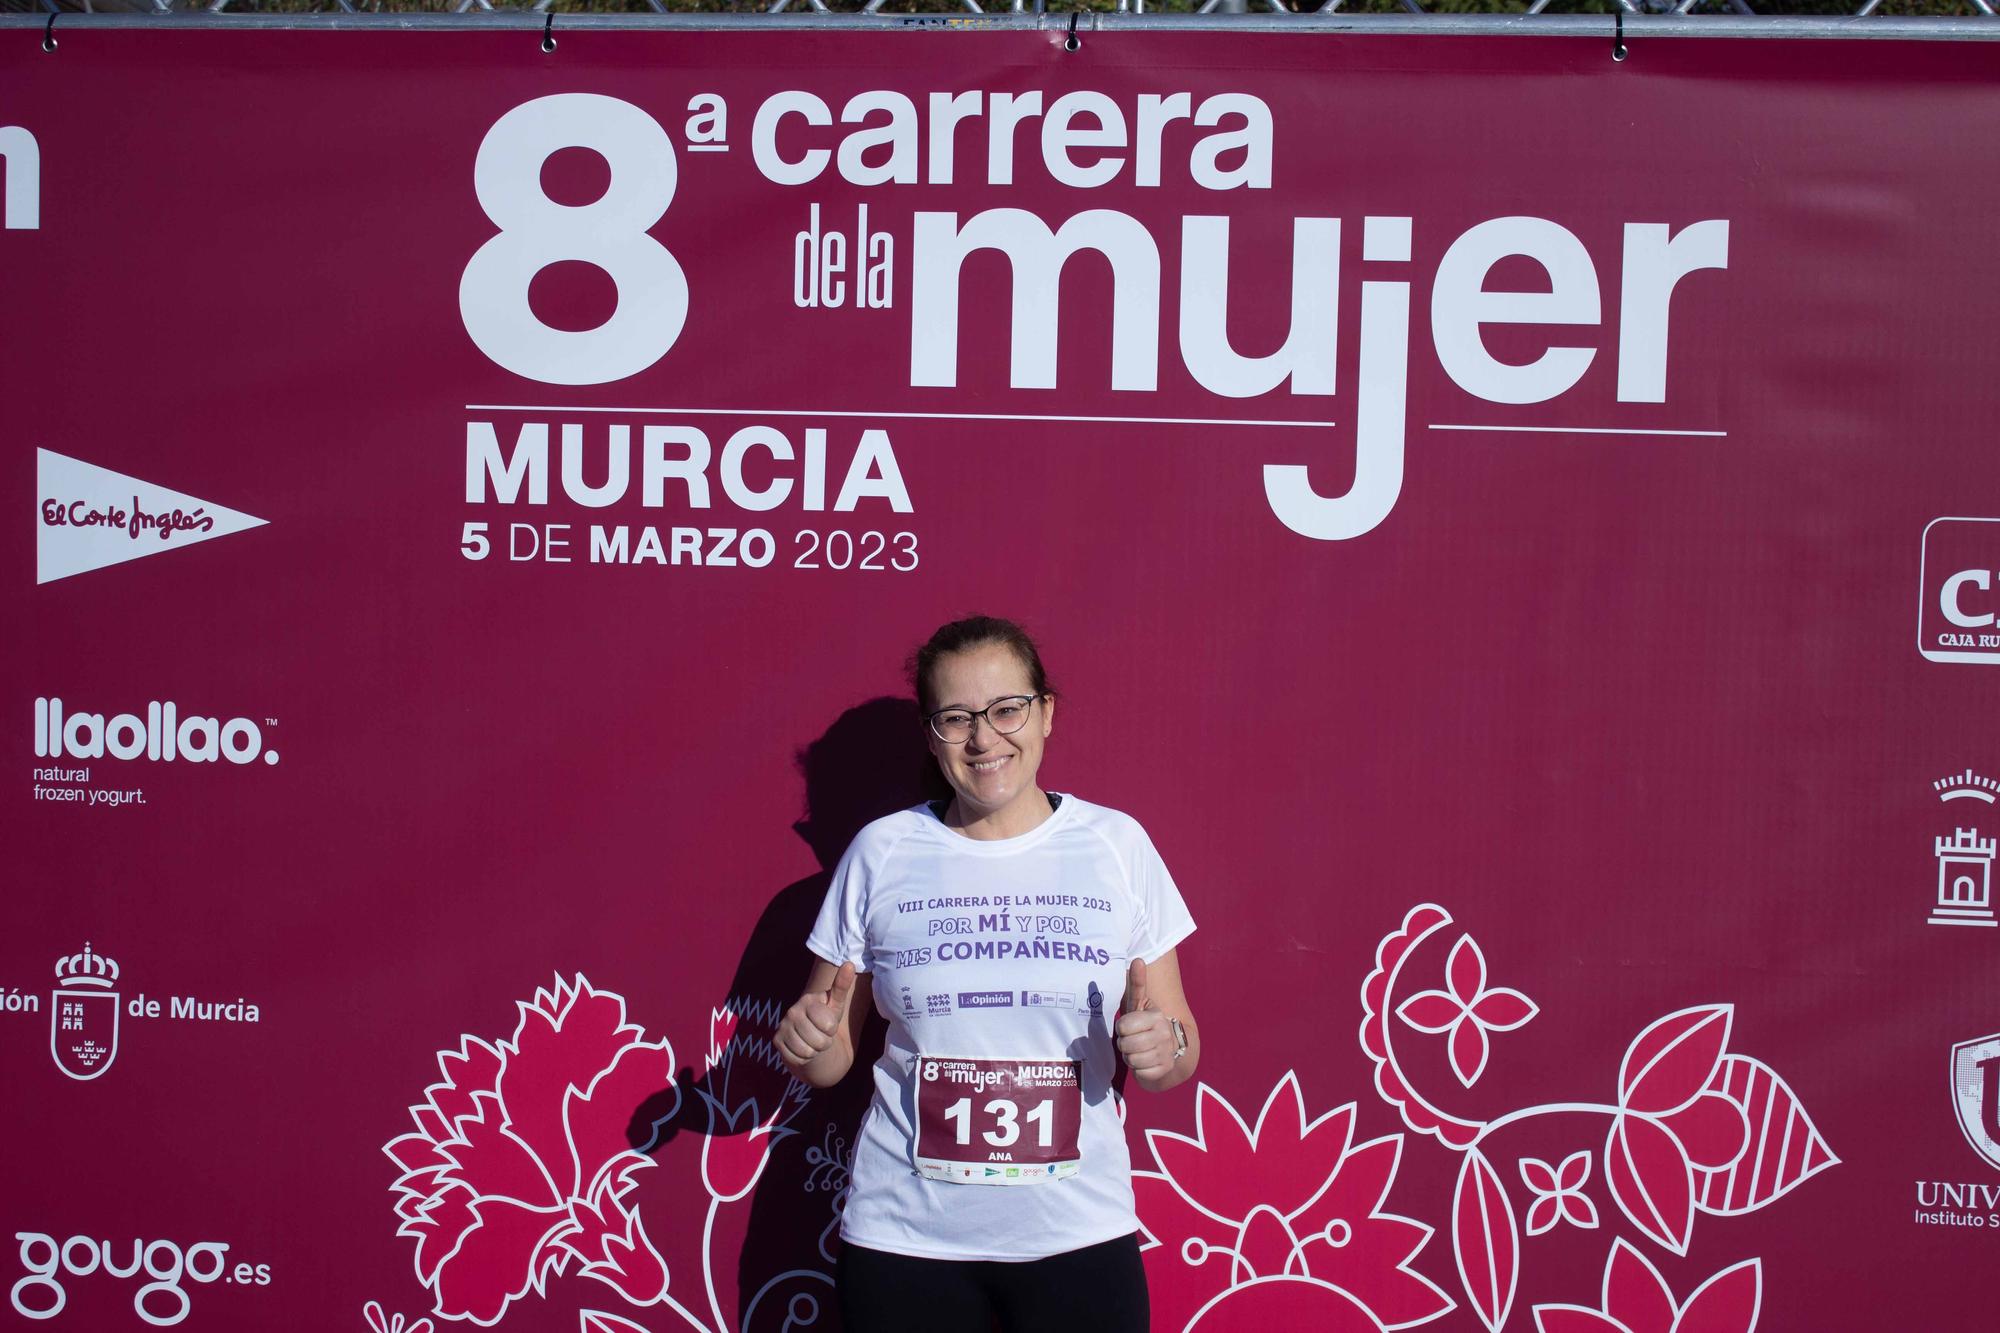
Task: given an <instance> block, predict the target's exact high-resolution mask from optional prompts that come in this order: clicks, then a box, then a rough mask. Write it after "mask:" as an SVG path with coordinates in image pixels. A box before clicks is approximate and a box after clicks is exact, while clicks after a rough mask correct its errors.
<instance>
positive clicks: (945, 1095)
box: [917, 1055, 1083, 1185]
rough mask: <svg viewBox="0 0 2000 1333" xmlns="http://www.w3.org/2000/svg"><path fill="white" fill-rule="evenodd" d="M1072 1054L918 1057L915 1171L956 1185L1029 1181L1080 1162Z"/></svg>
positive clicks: (1079, 1099)
mask: <svg viewBox="0 0 2000 1333" xmlns="http://www.w3.org/2000/svg"><path fill="white" fill-rule="evenodd" d="M1082 1125H1083V1066H1082V1064H1081V1063H1079V1062H1078V1061H1075V1060H974V1059H963V1058H960V1057H957V1056H948V1055H919V1056H918V1057H917V1172H918V1174H920V1175H922V1176H923V1177H924V1178H925V1179H926V1180H943V1181H949V1182H950V1183H952V1184H954V1185H1035V1184H1040V1183H1041V1182H1043V1181H1048V1180H1061V1179H1062V1178H1063V1177H1065V1176H1073V1175H1075V1174H1076V1173H1077V1171H1078V1170H1079V1169H1080V1168H1081V1165H1082V1163H1081V1162H1080V1161H1079V1159H1078V1154H1077V1147H1076V1138H1077V1131H1078V1130H1079V1129H1080V1128H1081V1127H1082Z"/></svg>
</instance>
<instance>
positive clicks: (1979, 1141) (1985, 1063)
mask: <svg viewBox="0 0 2000 1333" xmlns="http://www.w3.org/2000/svg"><path fill="white" fill-rule="evenodd" d="M1951 1100H1952V1105H1953V1106H1954V1107H1956V1108H1957V1109H1958V1127H1959V1128H1960V1129H1962V1130H1964V1131H1965V1141H1966V1142H1967V1143H1970V1144H1971V1145H1972V1146H1973V1148H1974V1149H1975V1150H1976V1151H1977V1152H1978V1153H1979V1155H1980V1156H1981V1157H1984V1158H1985V1159H1986V1160H1987V1162H1988V1164H1990V1165H1991V1166H1993V1167H1995V1168H2000V1032H1996V1033H1994V1034H1993V1035H1992V1036H1990V1037H1980V1038H1977V1039H1976V1040H1973V1041H1962V1042H1960V1043H1959V1044H1958V1045H1956V1046H1954V1047H1952V1048H1951Z"/></svg>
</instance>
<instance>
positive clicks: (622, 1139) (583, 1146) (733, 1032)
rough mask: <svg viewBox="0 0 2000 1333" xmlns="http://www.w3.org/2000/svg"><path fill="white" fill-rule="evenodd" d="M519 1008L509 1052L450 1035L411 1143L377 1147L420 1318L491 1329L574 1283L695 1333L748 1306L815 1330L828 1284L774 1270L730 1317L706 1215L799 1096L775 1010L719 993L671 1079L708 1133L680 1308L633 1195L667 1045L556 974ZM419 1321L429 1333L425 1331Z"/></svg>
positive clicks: (663, 1118) (743, 1180) (755, 1171)
mask: <svg viewBox="0 0 2000 1333" xmlns="http://www.w3.org/2000/svg"><path fill="white" fill-rule="evenodd" d="M518 1009H519V1018H518V1021H517V1022H516V1025H515V1029H514V1034H513V1036H511V1037H509V1038H508V1039H506V1040H504V1041H501V1042H498V1043H497V1044H496V1043H492V1042H487V1041H484V1040H481V1039H480V1038H477V1037H472V1036H465V1037H461V1038H460V1040H459V1044H458V1047H457V1048H456V1049H455V1050H447V1051H445V1052H443V1053H442V1054H440V1055H439V1057H438V1066H439V1069H440V1071H441V1072H442V1074H443V1076H444V1077H443V1079H442V1080H441V1081H440V1082H437V1083H434V1084H432V1085H431V1086H430V1087H429V1088H426V1089H425V1100H424V1101H423V1102H421V1103H419V1104H418V1105H416V1106H413V1107H411V1108H410V1114H411V1118H412V1119H413V1120H414V1121H415V1123H416V1130H415V1131H414V1132H412V1133H408V1134H404V1135H402V1136H401V1137H400V1138H397V1139H394V1140H392V1141H391V1142H390V1143H389V1144H387V1145H386V1146H385V1148H384V1149H383V1151H384V1152H386V1153H387V1154H388V1156H389V1157H390V1159H391V1160H393V1161H394V1162H395V1163H396V1165H397V1166H398V1168H400V1170H401V1174H400V1175H399V1176H398V1177H397V1178H396V1180H395V1183H394V1185H393V1186H392V1188H393V1190H394V1192H395V1193H396V1195H397V1205H396V1212H397V1216H398V1217H399V1218H400V1219H401V1220H402V1225H401V1226H400V1227H399V1229H398V1231H397V1234H398V1235H403V1236H409V1237H412V1238H414V1239H415V1241H416V1246H417V1248H416V1271H417V1278H418V1280H419V1281H420V1282H422V1283H423V1284H424V1285H425V1286H426V1287H427V1288H429V1289H430V1291H431V1293H432V1295H433V1297H434V1298H435V1301H436V1304H435V1307H434V1313H436V1314H437V1315H439V1316H441V1317H443V1318H446V1319H464V1320H470V1321H472V1322H473V1323H476V1324H482V1325H491V1324H495V1323H498V1322H499V1321H500V1319H501V1318H502V1317H503V1316H504V1315H505V1314H506V1313H507V1310H508V1307H509V1306H510V1305H511V1304H512V1303H513V1302H515V1301H517V1300H520V1299H521V1298H523V1297H524V1296H526V1295H527V1294H528V1293H529V1292H534V1293H536V1294H537V1295H543V1294H546V1292H547V1284H548V1281H549V1279H550V1277H551V1276H559V1275H563V1274H566V1273H571V1272H573V1273H574V1274H575V1275H576V1276H578V1277H582V1278H588V1279H591V1280H593V1281H596V1282H599V1283H602V1284H603V1285H604V1287H606V1288H609V1289H610V1290H612V1291H615V1292H617V1293H618V1295H620V1296H621V1297H623V1298H624V1299H625V1300H626V1301H627V1302H629V1303H631V1304H632V1305H635V1306H642V1307H643V1306H657V1307H663V1313H664V1314H665V1315H666V1316H667V1317H669V1318H670V1319H672V1320H674V1321H677V1322H676V1323H675V1326H676V1327H684V1328H692V1329H696V1330H700V1333H738V1330H747V1329H749V1328H751V1327H753V1326H761V1325H756V1324H755V1321H756V1319H757V1317H758V1315H759V1312H760V1310H761V1311H763V1313H764V1316H765V1319H766V1321H767V1322H768V1321H769V1320H771V1319H778V1320H782V1321H783V1324H784V1326H785V1327H786V1328H798V1327H802V1326H806V1325H810V1324H812V1323H815V1322H816V1321H817V1320H818V1318H819V1315H820V1312H821V1308H822V1296H823V1295H824V1289H825V1288H827V1287H830V1286H831V1285H832V1281H833V1279H832V1277H831V1275H830V1274H828V1273H827V1272H825V1271H822V1270H820V1269H816V1268H793V1269H789V1270H787V1271H785V1272H781V1273H779V1274H777V1275H776V1276H774V1277H772V1278H770V1279H769V1280H768V1281H766V1282H765V1283H764V1284H763V1285H762V1286H761V1287H760V1288H758V1289H757V1290H756V1291H755V1292H754V1293H751V1294H749V1295H747V1296H746V1297H744V1298H743V1304H742V1309H741V1310H740V1311H738V1312H737V1315H736V1317H735V1318H733V1319H732V1318H731V1317H730V1316H728V1315H726V1314H725V1313H724V1308H723V1301H722V1297H721V1294H720V1288H719V1286H718V1284H717V1281H716V1273H717V1267H718V1263H717V1249H718V1248H719V1246H718V1245H717V1244H716V1243H715V1241H714V1237H715V1234H716V1225H715V1224H716V1218H717V1214H718V1213H719V1212H720V1210H721V1209H722V1208H723V1207H725V1206H726V1205H730V1204H735V1203H738V1202H740V1201H742V1200H743V1199H745V1198H747V1197H748V1196H749V1195H750V1194H751V1193H752V1192H753V1191H754V1190H755V1189H756V1187H757V1182H758V1181H759V1180H760V1179H762V1178H763V1176H764V1173H765V1168H766V1167H767V1166H768V1165H769V1163H770V1160H771V1152H772V1149H773V1148H774V1147H776V1146H777V1145H778V1144H779V1143H781V1142H782V1141H783V1140H784V1139H786V1138H788V1137H790V1136H791V1135H792V1134H794V1133H795V1132H796V1131H795V1130H793V1129H792V1128H791V1127H790V1125H791V1121H792V1120H794V1119H795V1118H796V1117H797V1116H798V1114H799V1112H800V1111H801V1110H802V1109H803V1108H804V1106H805V1105H806V1102H807V1098H808V1096H809V1094H808V1091H807V1089H806V1087H805V1085H804V1084H801V1083H799V1082H797V1081H796V1080H794V1079H793V1078H792V1077H791V1075H790V1072H789V1071H788V1070H787V1069H786V1068H785V1067H784V1063H783V1062H782V1061H781V1060H780V1059H779V1058H778V1055H777V1052H776V1050H775V1049H774V1048H773V1047H772V1045H771V1033H772V1030H773V1028H774V1027H775V1025H776V1023H777V1022H778V1019H779V1016H780V1015H781V1014H782V1012H783V1011H782V1008H781V1006H779V1005H778V1004H777V1003H776V1002H775V1001H771V1000H764V999H749V998H745V997H732V998H731V999H730V1001H729V1002H728V1003H727V1004H726V1005H725V1006H724V1007H722V1008H720V1009H716V1010H712V1011H711V1012H710V1014H709V1025H708V1045H707V1048H706V1050H705V1052H704V1058H703V1060H702V1062H701V1067H700V1070H699V1072H698V1073H697V1072H695V1071H686V1072H685V1073H684V1075H683V1081H684V1082H685V1083H687V1084H688V1085H689V1086H691V1087H692V1088H693V1091H694V1093H695V1096H696V1097H697V1098H699V1101H700V1104H701V1106H702V1109H703V1110H704V1112H705V1113H706V1120H707V1133H706V1136H705V1137H703V1139H702V1144H701V1150H700V1151H701V1158H700V1177H699V1178H700V1185H701V1189H700V1192H699V1193H698V1194H697V1198H699V1199H701V1200H702V1202H703V1204H705V1206H706V1210H707V1216H706V1220H705V1221H704V1223H703V1225H702V1228H701V1237H702V1242H701V1250H700V1265H699V1271H698V1272H692V1273H691V1274H690V1279H691V1280H692V1281H694V1282H698V1283H699V1286H700V1294H699V1295H698V1296H697V1297H696V1298H695V1300H694V1301H693V1302H690V1303H685V1304H684V1303H683V1301H682V1300H680V1299H677V1298H676V1295H674V1294H669V1290H668V1289H669V1285H670V1284H669V1274H668V1271H667V1264H666V1261H665V1260H664V1259H663V1258H662V1256H661V1253H660V1250H659V1248H658V1247H657V1246H656V1244H655V1243H654V1239H653V1237H652V1236H650V1235H648V1233H647V1229H646V1219H645V1217H644V1216H643V1215H642V1213H641V1211H640V1208H639V1200H638V1198H637V1197H636V1195H635V1194H634V1189H635V1187H636V1179H635V1178H636V1176H637V1175H638V1174H639V1173H640V1172H642V1171H643V1170H645V1169H647V1168H650V1167H652V1166H654V1165H655V1163H654V1159H653V1157H652V1156H651V1155H650V1154H652V1153H653V1152H655V1151H656V1150H657V1149H658V1148H659V1146H660V1143H661V1139H662V1129H663V1127H664V1126H666V1125H667V1124H668V1123H670V1122H672V1121H673V1120H674V1119H675V1118H676V1117H677V1116H678V1115H679V1114H680V1111H681V1109H682V1107H681V1102H682V1097H681V1090H680V1085H679V1084H677V1083H676V1082H675V1079H674V1054H673V1050H672V1048H671V1046H669V1044H668V1043H667V1041H666V1040H665V1039H664V1038H663V1039H661V1040H658V1041H650V1040H648V1039H647V1036H646V1033H645V1031H644V1029H643V1028H641V1027H640V1026H638V1025H637V1024H633V1023H628V1022H626V1017H625V1015H626V1010H625V1001H624V999H623V997H621V996H619V995H617V994H615V993H613V992H610V991H604V990H599V989H597V988H595V987H593V986H592V985H591V984H590V982H589V981H587V980H586V979H585V978H583V977H582V976H577V977H576V978H575V979H574V980H573V981H564V980H563V979H561V978H560V977H558V978H557V980H556V984H555V986H554V987H553V988H552V989H547V990H540V991H537V992H536V993H535V997H534V999H533V1000H531V1001H528V1002H526V1003H524V1004H521V1005H519V1006H518ZM635 1107H636V1108H640V1110H639V1113H638V1115H637V1116H636V1117H635V1115H634V1108H635ZM641 1140H643V1141H641ZM840 1203H841V1200H840V1199H838V1198H835V1199H834V1200H833V1201H832V1205H833V1206H832V1209H831V1211H833V1212H834V1213H835V1214H836V1215H837V1214H838V1211H839V1206H840ZM820 1257H821V1258H826V1252H825V1250H824V1249H822V1251H821V1255H820ZM723 1262H724V1263H725V1264H726V1263H728V1262H729V1261H728V1260H726V1259H725V1260H724V1261H723ZM702 1305H705V1306H706V1309H705V1310H703V1309H699V1307H700V1306H702ZM372 1317H373V1316H371V1318H372ZM579 1318H580V1320H581V1328H582V1329H583V1330H585V1333H614V1331H615V1333H633V1331H636V1333H646V1329H645V1326H644V1325H642V1324H639V1323H635V1322H633V1321H632V1320H631V1319H629V1318H627V1317H626V1316H624V1315H619V1314H614V1313H611V1312H609V1311H604V1310H590V1309H586V1310H584V1311H582V1312H581V1314H580V1316H579ZM423 1325H424V1328H423V1330H422V1333H430V1321H429V1320H424V1321H423ZM377 1333H384V1331H383V1330H377ZM386 1333H418V1330H416V1329H409V1330H401V1331H399V1330H396V1329H389V1330H387V1331H386Z"/></svg>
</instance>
